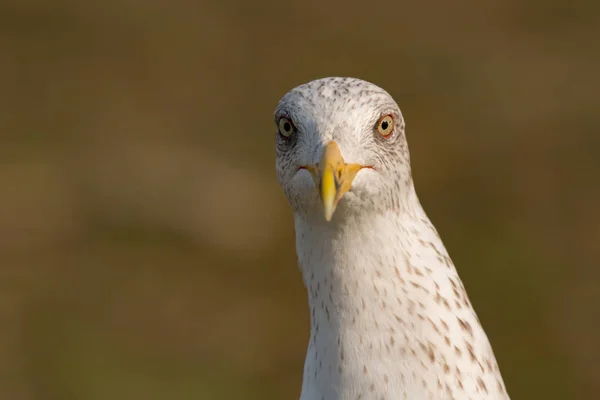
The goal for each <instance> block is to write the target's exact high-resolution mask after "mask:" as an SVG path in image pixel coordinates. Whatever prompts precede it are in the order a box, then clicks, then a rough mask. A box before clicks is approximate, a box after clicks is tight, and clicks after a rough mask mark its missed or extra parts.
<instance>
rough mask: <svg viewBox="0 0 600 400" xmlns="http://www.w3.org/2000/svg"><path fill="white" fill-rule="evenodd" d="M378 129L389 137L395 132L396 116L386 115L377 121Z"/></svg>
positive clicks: (384, 135) (381, 133) (382, 134)
mask: <svg viewBox="0 0 600 400" xmlns="http://www.w3.org/2000/svg"><path fill="white" fill-rule="evenodd" d="M377 131H378V132H379V134H380V135H381V136H383V137H389V136H390V135H391V134H392V132H394V117H392V116H391V115H386V116H384V117H382V118H381V119H380V120H379V122H377Z"/></svg>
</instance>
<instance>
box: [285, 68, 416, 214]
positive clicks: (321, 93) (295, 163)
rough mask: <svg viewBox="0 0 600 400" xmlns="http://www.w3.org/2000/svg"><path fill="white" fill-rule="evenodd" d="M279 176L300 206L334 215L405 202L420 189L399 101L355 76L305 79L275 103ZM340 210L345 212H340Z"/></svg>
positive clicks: (306, 211)
mask: <svg viewBox="0 0 600 400" xmlns="http://www.w3.org/2000/svg"><path fill="white" fill-rule="evenodd" d="M274 117H275V125H276V136H277V138H276V152H277V154H276V156H277V161H276V162H277V177H278V179H279V183H280V184H281V186H282V188H283V190H284V192H285V194H286V196H287V198H288V201H289V202H290V204H291V205H292V207H293V208H294V212H295V213H298V214H301V215H311V216H312V215H316V214H320V215H321V218H323V216H324V220H326V221H330V220H331V219H332V218H333V217H334V212H335V215H336V216H335V218H340V219H343V218H344V217H348V216H349V215H365V214H366V215H368V214H370V213H371V212H384V211H387V210H389V209H399V208H401V207H403V205H404V204H405V203H406V202H405V201H404V200H405V199H406V198H407V196H408V195H409V193H410V189H411V188H412V185H413V184H412V178H411V171H410V158H409V152H408V145H407V142H406V136H405V132H404V129H405V124H404V119H403V117H402V113H401V112H400V109H399V107H398V105H397V104H396V102H395V101H394V100H393V99H392V97H391V96H390V95H389V94H388V93H387V92H386V91H385V90H383V89H381V88H379V87H378V86H376V85H374V84H372V83H369V82H365V81H362V80H360V79H355V78H324V79H319V80H315V81H312V82H309V83H306V84H304V85H301V86H298V87H296V88H294V89H292V90H291V91H289V92H288V93H287V94H286V95H285V96H283V98H282V99H281V100H280V101H279V104H278V105H277V108H276V110H275V116H274ZM336 210H337V211H336Z"/></svg>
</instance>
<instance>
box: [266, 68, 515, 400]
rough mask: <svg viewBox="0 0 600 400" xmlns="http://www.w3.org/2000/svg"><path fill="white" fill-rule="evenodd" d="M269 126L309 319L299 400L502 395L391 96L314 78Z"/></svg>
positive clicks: (460, 399)
mask: <svg viewBox="0 0 600 400" xmlns="http://www.w3.org/2000/svg"><path fill="white" fill-rule="evenodd" d="M274 121H275V125H276V140H275V141H276V169H277V179H278V180H279V183H280V185H281V187H282V189H283V192H284V193H285V195H286V197H287V200H288V202H289V203H290V205H291V207H292V209H293V217H294V226H295V233H296V252H297V256H298V264H299V267H300V270H301V272H302V278H303V280H304V285H305V286H306V290H307V293H308V305H309V309H310V340H309V344H308V350H307V354H306V359H305V363H304V373H303V382H302V391H301V394H300V400H359V399H360V400H370V399H373V400H383V399H385V400H400V399H409V400H451V399H457V400H492V399H493V400H498V399H509V396H508V394H507V391H506V387H505V385H504V381H503V379H502V376H501V374H500V370H499V368H498V364H497V362H496V358H495V356H494V352H493V351H492V348H491V345H490V343H489V340H488V338H487V336H486V334H485V332H484V330H483V328H482V326H481V324H480V322H479V319H478V317H477V315H476V314H475V311H474V309H473V307H472V305H471V302H470V300H469V297H468V296H467V293H466V291H465V288H464V286H463V283H462V281H461V280H460V278H459V276H458V273H457V271H456V268H455V267H454V264H453V262H452V260H451V259H450V257H449V256H448V252H447V251H446V249H445V247H444V245H443V243H442V240H441V239H440V237H439V235H438V233H437V231H436V229H435V227H434V226H433V225H432V223H431V222H430V220H429V218H428V217H427V215H426V214H425V211H424V210H423V208H422V206H421V204H420V202H419V199H418V198H417V194H416V192H415V186H414V183H413V179H412V175H411V166H410V157H409V151H408V144H407V141H406V134H405V122H404V118H403V116H402V113H401V112H400V109H399V107H398V105H397V104H396V102H395V101H394V100H393V98H392V97H391V96H390V95H389V94H388V93H387V92H386V91H385V90H383V89H381V88H380V87H378V86H376V85H374V84H372V83H369V82H366V81H363V80H360V79H356V78H338V77H333V78H324V79H318V80H314V81H312V82H309V83H306V84H303V85H301V86H298V87H296V88H294V89H292V90H291V91H289V92H288V93H287V94H285V95H284V96H283V98H282V99H281V100H280V101H279V103H278V105H277V107H276V109H275V113H274Z"/></svg>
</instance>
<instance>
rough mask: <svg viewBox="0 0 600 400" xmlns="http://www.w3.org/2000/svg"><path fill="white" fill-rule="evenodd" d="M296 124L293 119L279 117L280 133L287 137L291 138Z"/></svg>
mask: <svg viewBox="0 0 600 400" xmlns="http://www.w3.org/2000/svg"><path fill="white" fill-rule="evenodd" d="M294 130H295V128H294V124H292V121H290V120H289V119H287V118H280V119H279V133H280V134H281V135H282V136H284V137H286V138H289V137H290V136H291V135H292V133H294Z"/></svg>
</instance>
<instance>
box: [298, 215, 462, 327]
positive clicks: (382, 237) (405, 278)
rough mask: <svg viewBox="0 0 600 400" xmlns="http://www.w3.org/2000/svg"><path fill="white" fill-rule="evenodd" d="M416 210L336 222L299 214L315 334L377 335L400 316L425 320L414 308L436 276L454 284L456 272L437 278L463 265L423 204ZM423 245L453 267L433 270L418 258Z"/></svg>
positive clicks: (424, 298) (426, 253)
mask: <svg viewBox="0 0 600 400" xmlns="http://www.w3.org/2000/svg"><path fill="white" fill-rule="evenodd" d="M413 211H414V212H411V213H399V212H396V211H389V212H387V213H383V214H377V215H366V216H364V217H353V218H351V219H345V218H340V219H335V216H334V219H333V220H332V221H331V222H324V220H323V218H322V216H320V215H319V216H315V218H314V219H315V220H311V219H309V218H297V219H296V234H297V238H296V245H297V253H298V259H299V265H300V268H301V270H302V275H303V280H304V284H305V286H306V289H307V291H308V302H309V307H310V314H311V330H312V333H313V335H318V334H319V333H321V334H331V333H335V334H338V333H343V332H344V331H350V330H351V331H353V332H356V331H365V332H371V333H370V334H369V335H371V334H372V331H378V330H379V329H380V328H381V326H389V324H390V323H391V322H393V321H394V320H397V319H402V320H404V321H405V322H407V323H411V324H416V323H420V322H419V320H418V317H417V316H416V314H415V315H410V313H412V312H413V311H414V310H416V309H417V308H418V307H419V304H424V303H425V302H427V301H429V298H430V297H431V296H430V294H429V293H427V292H428V290H427V288H429V287H431V290H432V291H433V290H434V289H435V287H434V282H436V285H437V286H440V285H443V286H450V285H451V284H450V283H449V281H448V279H436V277H437V276H445V275H447V274H448V272H450V273H451V275H455V274H456V272H455V269H454V266H453V265H452V264H451V262H450V261H449V258H447V254H446V251H445V249H444V247H443V245H442V244H441V241H440V240H439V238H438V237H437V232H436V231H435V228H434V227H433V226H432V225H431V223H429V220H428V219H427V217H426V216H425V214H424V212H422V209H420V206H419V208H418V209H416V210H413ZM318 217H321V220H317V219H318ZM419 240H420V241H422V242H423V243H421V242H419ZM436 241H437V242H438V243H435V242H436ZM428 243H432V246H437V247H436V248H435V249H434V248H431V247H430V246H429V245H428ZM416 248H422V249H421V250H420V252H421V256H422V257H425V259H427V258H431V257H440V258H442V259H443V260H444V261H445V262H446V263H445V264H443V266H444V267H443V268H444V269H447V270H449V271H443V270H433V269H431V268H429V267H428V266H426V265H422V260H417V259H413V258H414V254H419V251H415V249H416ZM436 251H437V253H436ZM434 255H435V256H434ZM446 259H447V260H448V261H446ZM446 264H449V266H448V265H446ZM435 265H439V263H435ZM438 269H439V267H438ZM438 281H439V282H438ZM448 289H450V288H448ZM431 312H435V310H431ZM397 317H398V318H397ZM388 320H389V321H388ZM380 325H381V326H380Z"/></svg>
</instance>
